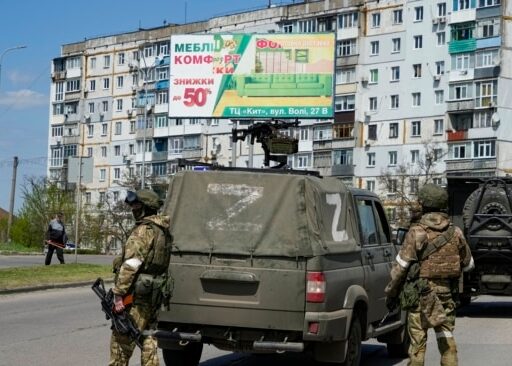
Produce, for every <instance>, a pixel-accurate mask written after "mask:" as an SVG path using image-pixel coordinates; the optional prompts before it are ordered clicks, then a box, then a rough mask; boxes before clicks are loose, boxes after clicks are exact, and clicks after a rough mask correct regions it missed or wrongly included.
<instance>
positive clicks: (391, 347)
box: [386, 325, 411, 358]
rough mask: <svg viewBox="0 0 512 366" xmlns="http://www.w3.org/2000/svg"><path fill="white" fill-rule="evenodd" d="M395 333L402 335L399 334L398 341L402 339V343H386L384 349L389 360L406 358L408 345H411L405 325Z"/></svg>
mask: <svg viewBox="0 0 512 366" xmlns="http://www.w3.org/2000/svg"><path fill="white" fill-rule="evenodd" d="M396 332H398V333H401V332H403V333H404V334H403V335H401V334H400V339H402V343H386V348H387V349H388V356H389V357H391V358H407V357H408V356H409V354H408V353H409V345H410V344H411V339H410V338H409V332H408V331H407V325H403V326H401V327H400V328H399V329H397V330H396Z"/></svg>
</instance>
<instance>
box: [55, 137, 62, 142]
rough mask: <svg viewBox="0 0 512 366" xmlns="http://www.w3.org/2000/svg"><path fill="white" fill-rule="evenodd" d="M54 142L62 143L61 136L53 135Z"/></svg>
mask: <svg viewBox="0 0 512 366" xmlns="http://www.w3.org/2000/svg"><path fill="white" fill-rule="evenodd" d="M55 142H56V143H57V144H61V143H62V136H56V137H55Z"/></svg>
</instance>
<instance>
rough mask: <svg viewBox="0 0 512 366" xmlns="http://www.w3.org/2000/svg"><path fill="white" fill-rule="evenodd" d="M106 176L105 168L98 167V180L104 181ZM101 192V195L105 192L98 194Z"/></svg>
mask: <svg viewBox="0 0 512 366" xmlns="http://www.w3.org/2000/svg"><path fill="white" fill-rule="evenodd" d="M106 176H107V169H104V168H101V169H100V182H104V181H105V178H106ZM101 193H103V195H105V192H100V196H101Z"/></svg>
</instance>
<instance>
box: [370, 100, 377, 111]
mask: <svg viewBox="0 0 512 366" xmlns="http://www.w3.org/2000/svg"><path fill="white" fill-rule="evenodd" d="M368 101H369V103H368V104H369V106H368V108H369V110H370V111H372V112H374V111H376V110H377V97H370V98H369V99H368Z"/></svg>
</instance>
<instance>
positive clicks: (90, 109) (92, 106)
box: [88, 103, 94, 113]
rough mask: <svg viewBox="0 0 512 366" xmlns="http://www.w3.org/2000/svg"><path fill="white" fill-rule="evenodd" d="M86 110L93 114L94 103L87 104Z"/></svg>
mask: <svg viewBox="0 0 512 366" xmlns="http://www.w3.org/2000/svg"><path fill="white" fill-rule="evenodd" d="M88 110H89V113H94V103H89V104H88Z"/></svg>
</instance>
